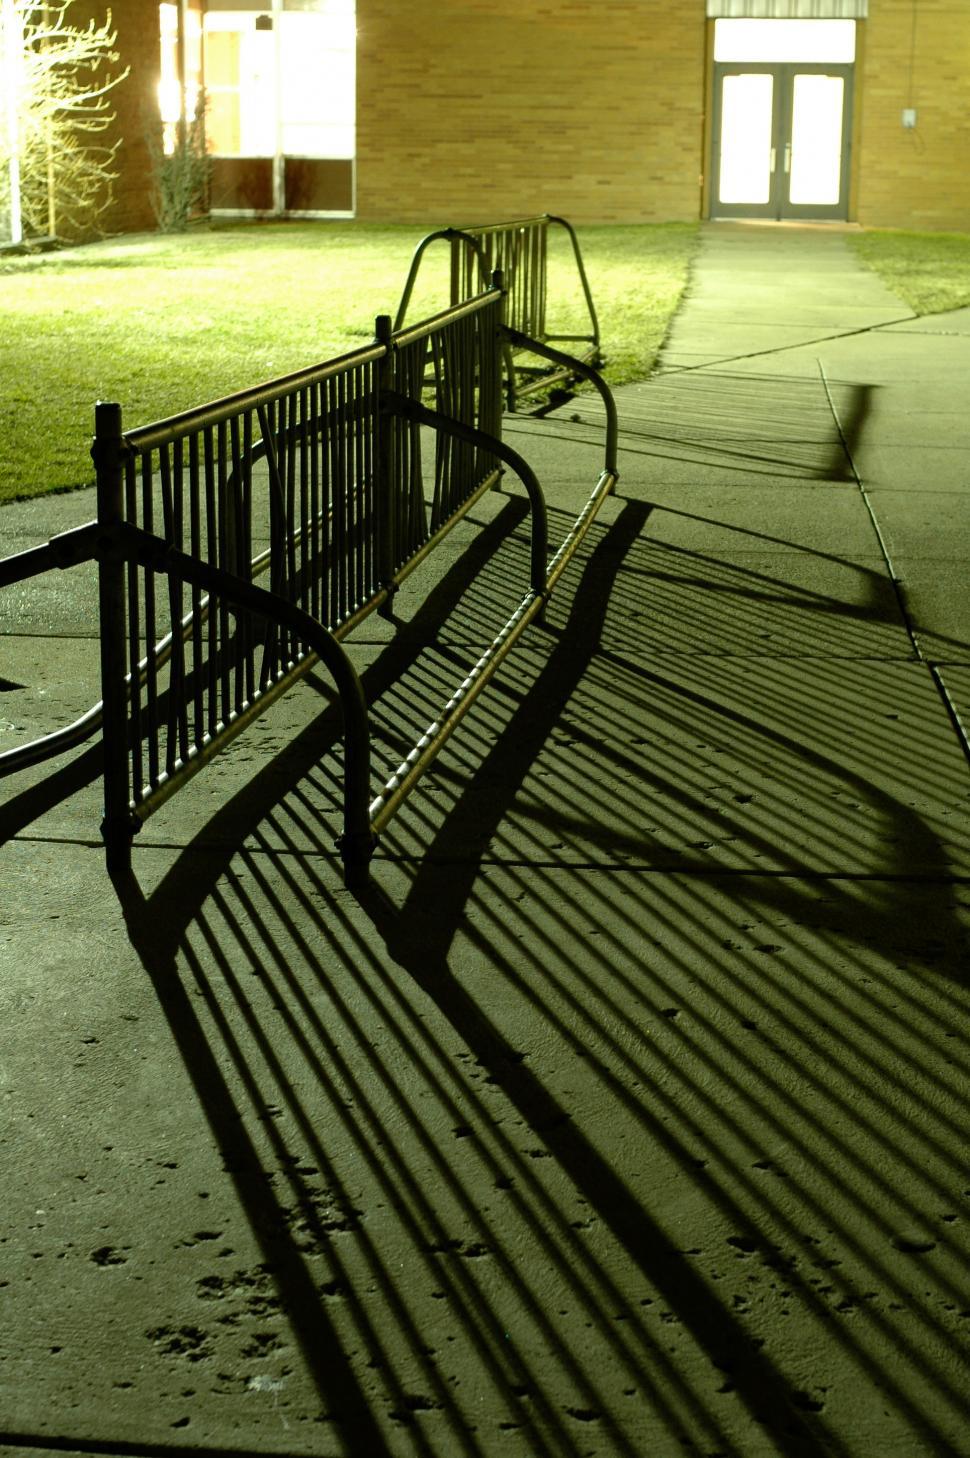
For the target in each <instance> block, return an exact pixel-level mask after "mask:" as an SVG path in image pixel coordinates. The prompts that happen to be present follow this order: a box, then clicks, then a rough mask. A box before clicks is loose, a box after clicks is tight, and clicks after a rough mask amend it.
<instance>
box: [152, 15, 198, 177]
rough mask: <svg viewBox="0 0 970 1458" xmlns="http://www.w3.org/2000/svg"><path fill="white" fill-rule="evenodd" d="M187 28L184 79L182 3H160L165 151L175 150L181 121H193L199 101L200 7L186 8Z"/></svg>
mask: <svg viewBox="0 0 970 1458" xmlns="http://www.w3.org/2000/svg"><path fill="white" fill-rule="evenodd" d="M184 25H185V29H184V41H185V44H184V50H183V55H184V65H185V77H184V80H183V78H182V77H180V75H179V7H178V5H174V4H170V3H168V0H163V3H162V4H161V5H159V7H158V26H159V33H160V42H161V45H160V74H159V80H158V109H159V112H160V113H161V118H162V146H163V148H164V150H165V152H166V153H172V152H174V150H175V142H176V137H177V133H178V124H179V122H180V121H182V120H185V121H191V120H192V118H193V117H194V116H195V111H196V107H197V106H198V104H199V88H200V86H201V72H202V16H201V13H200V12H199V11H198V10H191V9H190V10H186V12H185V22H184Z"/></svg>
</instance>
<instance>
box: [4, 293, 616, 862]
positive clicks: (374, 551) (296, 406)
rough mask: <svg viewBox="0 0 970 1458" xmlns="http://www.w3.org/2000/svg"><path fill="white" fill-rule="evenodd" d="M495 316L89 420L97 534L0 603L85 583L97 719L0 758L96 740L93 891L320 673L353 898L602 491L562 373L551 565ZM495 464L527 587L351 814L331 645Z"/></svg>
mask: <svg viewBox="0 0 970 1458" xmlns="http://www.w3.org/2000/svg"><path fill="white" fill-rule="evenodd" d="M505 306H506V294H505V291H504V288H503V287H502V280H501V277H500V276H499V275H496V276H495V278H494V279H493V282H492V286H491V287H490V288H489V289H488V290H487V291H486V292H484V293H482V294H479V295H477V296H476V297H474V298H472V299H470V300H468V301H467V302H465V303H463V304H460V305H458V306H456V307H454V308H450V309H448V310H446V311H444V312H443V313H441V314H439V315H436V316H435V317H433V318H431V319H427V320H424V321H423V322H421V323H419V324H416V325H414V326H413V327H411V328H406V329H400V330H396V331H394V330H392V328H391V321H390V319H389V318H387V317H384V318H381V319H379V320H378V321H377V335H376V339H375V342H374V344H372V345H370V346H368V347H366V348H364V349H360V350H357V351H355V352H354V353H352V354H347V355H343V356H341V357H340V358H338V359H334V360H329V361H326V362H324V363H322V364H319V365H316V366H314V367H312V368H310V369H306V370H302V371H300V372H298V373H296V374H292V375H289V376H286V377H285V378H283V379H279V380H274V381H272V382H270V383H268V384H265V385H262V386H260V387H258V388H256V389H252V390H248V391H244V392H242V393H239V394H235V395H231V396H229V397H227V398H226V399H223V400H219V401H217V402H215V403H213V404H209V405H205V406H202V407H200V408H198V409H194V410H189V411H186V412H185V413H183V414H180V415H176V416H173V417H172V418H170V419H168V420H164V421H161V422H159V423H157V424H154V425H148V426H144V427H140V428H137V429H134V430H127V431H126V430H124V429H123V425H122V413H121V408H120V406H119V405H116V404H108V403H102V404H100V405H98V407H97V409H96V433H95V438H94V444H93V447H92V454H93V457H94V460H95V465H96V470H97V519H96V520H95V521H92V522H89V523H88V524H86V525H84V526H81V527H77V528H75V529H74V530H72V531H68V532H65V533H63V534H62V535H60V536H57V537H54V538H52V539H51V540H50V541H49V542H47V543H45V544H43V545H40V546H37V547H34V548H31V549H30V550H28V551H26V552H22V553H19V554H18V555H16V556H13V557H8V558H7V559H5V560H3V561H0V588H3V587H4V586H8V585H10V584H13V583H16V582H20V581H23V580H25V579H26V578H29V577H32V576H35V575H37V574H38V573H42V572H46V571H50V570H53V569H59V568H65V567H71V566H75V565H77V564H79V563H83V562H86V561H95V562H96V563H97V570H98V576H99V611H100V629H99V631H100V652H101V686H102V702H101V703H100V704H98V705H95V706H94V708H93V709H91V710H90V711H89V712H88V713H87V714H85V715H84V716H83V717H82V718H81V719H79V720H77V721H76V722H75V723H74V724H72V725H70V726H67V727H66V728H63V729H60V730H57V731H55V732H54V733H51V734H49V735H46V736H44V737H43V738H41V739H38V740H34V741H33V742H31V743H29V744H25V745H21V746H18V747H16V748H14V749H11V750H8V751H7V752H6V753H4V754H2V755H0V774H9V773H12V772H14V771H17V770H20V769H23V768H25V767H27V766H28V765H31V764H35V763H37V762H39V761H41V760H44V759H47V758H50V757H52V756H53V755H55V754H58V753H60V752H62V751H63V750H65V749H69V748H71V747H72V746H73V745H76V744H78V743H81V742H82V741H83V740H85V739H87V738H89V737H91V736H92V735H94V734H96V733H97V732H98V731H99V730H100V732H101V734H102V737H103V742H104V805H105V811H104V819H103V822H102V833H103V836H104V841H105V846H106V852H107V858H108V866H109V870H110V871H111V872H112V873H117V872H123V871H125V870H127V868H129V867H130V864H131V860H130V857H131V842H132V837H133V835H134V834H135V832H136V831H137V830H138V829H139V827H140V826H141V824H142V823H143V821H144V820H145V819H146V818H147V817H148V816H149V815H151V814H152V813H153V812H154V811H155V810H157V809H158V808H159V806H161V805H162V804H163V803H164V802H165V801H166V800H167V799H168V798H169V796H170V795H172V794H174V793H175V792H176V791H177V790H178V789H180V788H181V787H182V786H183V785H184V784H185V783H186V782H187V781H188V780H189V779H190V778H191V777H192V776H193V775H194V774H195V773H196V772H197V771H198V770H200V769H201V768H202V767H203V766H204V765H205V764H206V763H207V762H208V761H209V760H210V759H211V758H212V757H213V756H214V755H215V754H217V753H218V752H219V751H220V750H221V749H222V748H223V747H224V746H225V745H226V744H228V743H229V742H230V741H231V740H232V739H233V738H234V737H235V736H236V735H237V734H238V733H240V732H241V731H242V730H243V729H245V727H246V725H247V724H249V723H250V722H251V720H252V719H253V718H254V717H255V716H256V715H257V714H259V713H260V712H261V711H262V710H263V709H264V708H265V707H267V706H268V705H269V704H270V703H272V702H273V701H274V700H275V699H276V698H278V697H279V696H280V695H281V694H282V693H284V692H285V691H286V690H287V689H288V688H289V687H290V686H291V685H292V684H293V683H295V682H296V681H297V680H298V679H299V678H300V677H302V676H303V675H304V674H305V673H306V672H307V671H308V670H309V669H310V668H311V667H312V666H313V665H314V664H315V663H317V662H320V663H321V664H322V665H323V666H324V668H325V669H326V670H327V671H328V673H329V674H330V675H331V676H332V679H333V682H334V684H335V686H336V690H337V694H338V697H339V701H340V704H341V707H342V710H343V722H344V739H345V765H344V784H343V833H342V836H341V838H340V841H339V846H340V852H341V856H342V859H343V863H344V869H345V876H346V879H347V882H348V884H354V883H359V882H362V881H364V880H365V879H366V877H367V874H368V865H369V862H370V859H371V856H372V854H373V850H374V846H375V843H376V839H377V837H378V836H379V835H380V833H381V831H382V830H383V829H384V827H385V826H386V825H387V824H388V822H389V821H390V819H391V817H392V816H393V815H394V813H395V812H396V810H397V809H398V808H399V807H400V805H401V804H402V803H403V801H404V799H405V798H406V796H407V795H408V794H409V793H410V791H411V790H412V789H413V787H414V785H415V784H416V783H417V781H418V780H419V778H420V777H421V775H422V774H423V773H424V771H425V770H426V769H427V768H428V766H429V765H430V763H431V762H432V760H433V759H434V758H435V756H436V755H437V753H438V752H439V750H440V749H441V747H442V746H443V744H444V743H445V742H446V740H447V739H448V737H449V736H450V734H451V733H452V731H453V730H454V728H455V727H456V725H457V724H458V723H459V721H460V720H461V718H462V717H463V716H464V714H465V712H466V711H467V709H468V708H469V706H470V705H471V703H472V702H473V701H474V699H475V698H476V696H477V695H478V693H479V692H480V691H481V689H482V687H483V686H484V685H485V683H486V682H487V681H488V679H489V677H490V676H491V675H492V674H493V673H494V671H495V669H496V668H497V666H498V665H499V663H501V661H502V660H503V658H504V657H505V656H506V654H507V653H508V652H509V650H510V649H511V647H512V646H513V644H514V643H515V641H516V640H517V638H518V637H519V635H520V634H521V633H522V632H523V630H524V629H525V628H526V626H527V625H528V624H529V623H530V622H531V621H532V620H533V619H534V618H535V617H536V616H537V615H538V614H539V613H540V612H541V610H542V607H543V604H544V602H545V600H546V598H547V596H548V594H549V593H550V592H551V591H552V588H553V587H554V585H555V583H556V581H557V579H558V577H559V576H560V574H561V573H562V571H563V569H564V567H565V566H566V564H567V562H568V561H569V559H570V557H571V556H572V555H573V553H574V552H575V550H576V548H577V547H578V545H579V543H580V542H581V541H582V539H583V536H584V535H585V533H586V531H587V529H588V527H589V526H590V524H591V522H592V520H593V518H594V516H595V514H596V511H597V510H598V508H599V506H600V505H601V503H602V501H603V500H604V499H605V497H606V495H607V494H608V493H609V492H610V491H611V490H612V489H613V486H614V484H615V482H616V479H617V469H616V413H615V408H614V405H613V400H612V396H611V395H610V392H609V390H608V389H607V387H606V386H605V385H604V383H603V381H602V380H601V379H600V377H599V376H598V375H597V374H596V372H595V371H594V370H593V369H592V368H591V367H590V366H588V365H586V364H584V363H582V362H580V361H575V362H574V363H575V367H576V368H577V369H578V370H579V372H580V373H581V374H583V375H585V376H586V377H587V378H589V379H590V380H591V381H592V382H593V384H594V385H595V386H596V388H597V389H598V390H599V391H600V394H601V395H602V397H603V400H604V403H605V406H606V411H607V421H608V424H607V438H606V447H605V457H604V464H603V469H602V471H601V473H600V475H599V477H598V479H597V481H596V483H595V486H594V487H593V490H592V493H591V495H590V497H589V500H588V502H587V504H586V507H585V509H584V510H583V512H582V513H581V514H580V516H579V517H578V518H577V520H576V522H575V524H574V526H573V527H572V529H571V531H570V532H569V533H568V535H567V536H566V537H565V539H564V540H563V541H562V542H561V543H560V544H559V545H558V547H557V549H556V551H555V552H554V554H553V555H552V556H551V558H550V556H549V548H548V543H547V531H548V528H547V519H546V510H545V502H544V497H543V492H542V488H541V486H540V484H539V482H538V480H537V479H536V476H535V473H534V472H533V471H532V469H531V467H530V466H529V464H528V462H527V461H525V460H524V459H523V458H522V456H521V455H519V454H518V453H517V452H516V451H514V450H513V449H512V448H511V447H510V446H508V445H507V444H506V443H505V442H504V441H503V440H502V438H501V427H502V390H501V375H502V354H503V351H504V349H505V348H506V347H507V346H508V344H509V343H510V342H511V341H514V340H516V339H517V338H519V337H520V335H519V333H518V331H516V330H514V329H511V328H509V327H507V326H506V325H505V322H504V313H505ZM532 344H533V345H534V347H536V348H537V349H539V350H540V352H541V351H542V350H543V349H547V352H549V353H551V354H555V353H556V352H555V351H551V350H548V347H547V346H545V345H543V344H542V343H541V342H540V341H532ZM429 382H430V397H429ZM429 433H430V436H431V437H432V438H433V443H434V450H433V460H429V459H427V458H426V457H427V455H428V454H429V453H428V452H426V450H425V445H426V442H427V440H428V438H429ZM506 467H508V468H510V469H511V470H512V472H514V474H515V475H516V476H517V477H518V479H519V480H520V481H521V483H522V485H523V486H524V487H525V490H526V492H527V494H528V498H529V505H530V508H531V552H530V570H529V580H528V582H526V583H523V589H522V594H521V596H520V598H519V600H518V601H517V602H515V603H514V604H513V605H512V611H511V613H510V615H509V616H508V618H507V620H506V622H505V624H504V626H503V627H502V629H501V631H500V632H499V633H498V634H497V635H496V637H495V639H494V641H493V642H492V643H491V645H490V646H489V647H488V649H487V650H486V651H485V652H484V653H483V654H482V656H481V657H480V658H479V660H478V662H477V663H476V664H475V665H474V667H473V668H472V670H471V672H470V673H469V674H468V675H467V676H466V677H465V679H464V681H463V682H462V684H461V685H460V687H459V688H458V689H457V691H456V693H455V694H454V695H453V696H452V698H451V699H450V700H449V702H448V703H447V704H446V705H445V706H444V708H443V709H442V711H441V713H440V714H439V716H438V717H437V719H436V720H435V722H434V723H433V724H431V725H430V726H429V727H428V729H427V731H426V732H425V733H424V734H423V735H422V736H421V738H420V739H419V741H418V743H417V744H416V745H415V746H414V748H413V749H412V751H411V752H410V754H408V756H407V757H406V758H405V760H404V761H403V762H402V763H401V764H400V766H399V768H398V769H397V771H396V772H395V773H394V774H393V775H392V776H391V777H390V779H389V780H388V781H387V782H386V783H385V784H384V785H383V786H382V787H381V789H380V790H379V792H378V794H377V795H376V797H372V794H371V785H370V750H369V739H368V707H367V704H366V702H365V698H364V694H363V691H362V687H361V683H360V679H359V677H358V675H357V673H356V671H355V669H354V667H353V665H352V663H351V660H350V658H349V657H348V654H347V651H346V649H345V648H344V647H343V646H342V640H343V639H344V638H345V637H346V636H347V635H348V634H349V633H351V632H352V631H353V629H354V628H355V627H356V626H357V625H358V624H360V623H361V622H362V621H363V620H364V618H366V617H367V615H368V614H370V613H372V612H374V611H376V610H379V609H381V608H382V606H385V605H386V604H388V603H389V601H390V599H391V597H392V595H393V594H394V592H395V591H396V590H397V588H398V587H399V585H400V583H401V582H402V581H403V580H404V578H405V577H406V576H407V575H408V574H409V573H410V572H412V571H413V570H414V569H415V568H416V567H417V566H418V564H419V563H420V562H421V561H422V560H423V558H424V557H425V556H426V555H427V554H428V552H430V551H432V550H433V549H434V547H435V546H436V544H437V543H438V542H439V541H440V540H441V539H442V538H443V537H444V536H445V535H446V534H447V533H448V532H449V531H450V530H451V528H452V527H453V526H454V525H455V524H456V523H457V522H458V521H459V520H461V518H462V517H463V516H464V515H465V514H466V513H467V512H468V511H469V510H470V509H471V507H472V506H473V505H474V504H475V502H476V501H478V500H479V499H480V498H481V497H482V495H483V494H484V493H485V492H487V491H488V490H490V489H491V488H492V487H493V486H495V485H496V484H497V482H498V481H499V478H500V477H501V475H502V472H503V470H504V468H506ZM426 477H427V481H428V487H427V489H426V485H425V478H426Z"/></svg>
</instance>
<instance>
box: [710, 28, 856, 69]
mask: <svg viewBox="0 0 970 1458" xmlns="http://www.w3.org/2000/svg"><path fill="white" fill-rule="evenodd" d="M714 59H715V61H747V62H749V63H750V62H752V61H794V62H796V63H797V62H799V61H827V62H829V64H830V65H831V64H835V63H836V62H837V63H838V64H839V65H848V64H849V62H850V61H854V60H855V21H854V20H715V22H714Z"/></svg>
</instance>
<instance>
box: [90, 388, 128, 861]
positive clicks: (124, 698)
mask: <svg viewBox="0 0 970 1458" xmlns="http://www.w3.org/2000/svg"><path fill="white" fill-rule="evenodd" d="M124 448H125V447H124V440H123V437H122V430H121V406H120V405H115V404H111V403H109V402H106V401H99V402H98V404H97V405H96V407H95V412H94V442H93V444H92V446H91V456H92V458H93V460H94V464H95V468H96V471H97V498H98V527H99V542H98V607H99V617H100V637H101V698H102V701H103V706H104V707H103V713H104V730H103V735H104V818H103V819H102V821H101V834H102V836H103V838H104V844H105V851H106V853H107V861H108V870H109V872H110V873H112V874H113V873H115V872H125V871H128V870H130V869H131V835H132V817H131V809H130V800H129V788H128V785H129V776H128V694H127V686H126V684H125V673H126V670H127V663H126V658H127V655H126V648H125V564H124V558H123V556H122V554H121V551H120V544H119V541H118V534H119V528H120V527H121V526H122V524H123V521H124V480H123V471H122V460H123V456H124ZM135 691H136V692H137V690H135Z"/></svg>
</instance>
